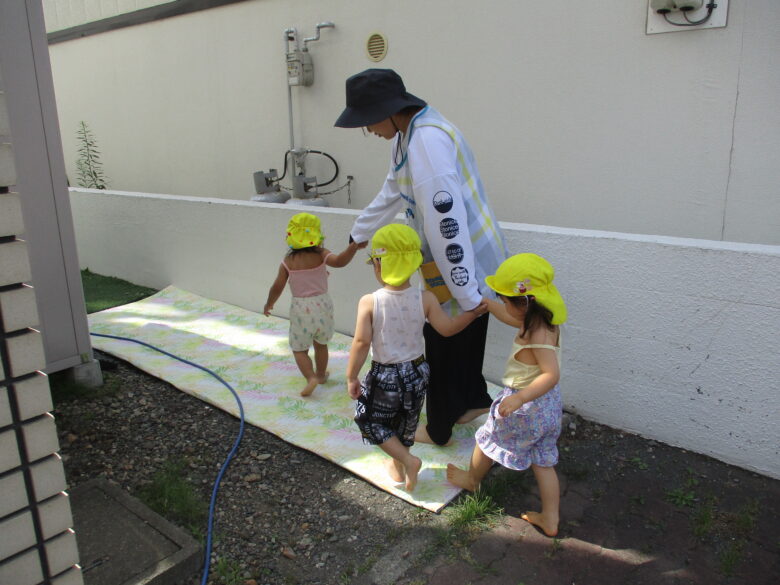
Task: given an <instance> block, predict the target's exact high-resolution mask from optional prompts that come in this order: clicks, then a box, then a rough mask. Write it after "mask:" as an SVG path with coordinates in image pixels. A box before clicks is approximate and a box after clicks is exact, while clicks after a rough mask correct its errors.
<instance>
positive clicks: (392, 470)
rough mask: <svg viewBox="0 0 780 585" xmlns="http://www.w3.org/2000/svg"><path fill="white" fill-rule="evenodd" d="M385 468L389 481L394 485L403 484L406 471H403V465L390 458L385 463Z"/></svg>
mask: <svg viewBox="0 0 780 585" xmlns="http://www.w3.org/2000/svg"><path fill="white" fill-rule="evenodd" d="M385 467H387V475H389V476H390V479H392V480H393V481H394V482H395V483H403V481H404V480H405V479H406V471H405V470H404V466H403V464H402V463H400V462H399V461H396V460H395V459H393V458H392V457H391V458H390V461H388V462H387V463H385Z"/></svg>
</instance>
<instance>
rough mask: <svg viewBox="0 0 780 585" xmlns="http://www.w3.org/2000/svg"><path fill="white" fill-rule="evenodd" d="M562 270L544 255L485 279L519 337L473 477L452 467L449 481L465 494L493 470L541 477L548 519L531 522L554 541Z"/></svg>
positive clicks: (530, 517)
mask: <svg viewBox="0 0 780 585" xmlns="http://www.w3.org/2000/svg"><path fill="white" fill-rule="evenodd" d="M553 276H554V270H553V267H552V266H551V265H550V263H549V262H547V260H545V259H544V258H542V257H540V256H537V255H536V254H517V255H516V256H512V257H511V258H509V259H507V260H505V261H504V262H503V263H502V264H501V266H499V267H498V270H497V271H496V274H495V275H493V276H488V277H487V278H486V279H485V282H486V283H487V285H488V286H489V287H490V288H491V289H493V290H494V291H496V293H498V297H499V299H500V301H488V309H489V311H490V313H491V314H492V315H493V316H494V317H496V318H498V319H499V320H501V321H503V322H504V323H506V324H508V325H511V326H513V327H517V328H518V329H519V331H518V333H517V337H516V338H515V340H514V343H513V346H512V353H511V354H510V356H509V359H508V360H507V364H506V370H505V373H504V378H503V383H504V389H503V391H502V392H501V393H500V394H499V395H498V397H497V398H496V399H495V401H494V402H493V404H492V405H491V407H490V414H489V415H488V419H487V421H486V422H485V424H484V425H482V426H481V427H480V428H479V430H478V431H477V434H476V436H475V438H476V441H477V444H476V446H475V447H474V452H473V453H472V455H471V465H470V467H469V469H468V471H466V470H464V469H460V468H458V467H456V466H454V465H452V464H450V465H448V466H447V479H448V480H449V481H450V483H453V484H455V485H456V486H458V487H461V488H463V489H467V490H471V491H474V490H476V489H477V488H478V487H479V484H480V482H481V481H482V478H484V477H485V475H486V474H487V472H488V471H490V468H491V467H492V465H493V462H494V461H495V462H498V463H500V464H501V465H503V466H504V467H508V468H509V469H517V470H524V469H528V468H529V467H530V468H531V469H532V470H533V472H534V476H535V477H536V481H537V483H538V484H539V493H540V495H541V500H542V511H541V513H539V512H526V513H525V514H523V515H522V518H523V519H524V520H527V521H528V522H530V523H531V524H535V525H536V526H539V527H540V528H541V529H542V530H543V531H544V533H545V534H547V535H548V536H555V535H556V534H558V508H559V503H560V489H559V486H558V476H557V474H556V473H555V465H556V464H557V463H558V448H557V446H556V443H557V441H558V436H559V435H560V434H561V415H562V413H563V407H562V403H561V392H560V388H559V387H558V379H559V378H560V360H561V344H560V330H559V327H558V326H559V325H560V324H561V323H563V322H564V321H566V305H565V304H564V302H563V298H561V295H560V293H559V292H558V289H556V288H555V285H554V284H553Z"/></svg>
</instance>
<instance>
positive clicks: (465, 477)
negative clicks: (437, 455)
mask: <svg viewBox="0 0 780 585" xmlns="http://www.w3.org/2000/svg"><path fill="white" fill-rule="evenodd" d="M447 481H448V482H450V483H451V484H452V485H455V486H458V487H459V488H463V489H464V490H468V491H470V492H473V491H476V489H477V488H478V487H479V484H478V483H476V482H475V481H474V480H473V479H472V478H471V475H470V474H469V472H468V471H466V470H465V469H461V468H460V467H456V466H455V465H453V464H452V463H448V464H447Z"/></svg>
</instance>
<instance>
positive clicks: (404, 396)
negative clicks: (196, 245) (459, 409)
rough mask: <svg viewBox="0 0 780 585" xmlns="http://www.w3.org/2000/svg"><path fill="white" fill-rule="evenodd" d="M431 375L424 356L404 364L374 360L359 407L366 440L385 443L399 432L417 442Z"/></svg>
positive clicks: (358, 418)
mask: <svg viewBox="0 0 780 585" xmlns="http://www.w3.org/2000/svg"><path fill="white" fill-rule="evenodd" d="M430 375H431V374H430V369H429V368H428V362H426V361H425V358H424V357H423V356H420V357H418V358H417V359H416V360H412V361H410V362H402V363H400V364H380V363H378V362H373V361H372V362H371V369H370V370H369V371H368V374H366V377H365V379H364V380H363V383H362V384H361V389H360V397H359V398H358V400H357V406H356V407H355V422H356V423H357V426H358V427H359V428H360V433H361V434H362V435H363V442H364V443H368V444H369V445H381V444H382V443H384V442H385V441H387V440H388V439H390V438H391V437H393V436H396V437H398V439H399V440H400V441H401V443H402V444H403V445H405V446H407V447H411V446H412V445H414V432H415V431H416V430H417V421H419V419H420V411H421V410H422V407H423V403H424V402H425V393H426V392H427V390H428V379H429V378H430Z"/></svg>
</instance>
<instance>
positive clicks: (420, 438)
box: [414, 425, 452, 447]
mask: <svg viewBox="0 0 780 585" xmlns="http://www.w3.org/2000/svg"><path fill="white" fill-rule="evenodd" d="M414 442H415V443H427V444H428V445H436V444H437V443H435V442H434V441H433V439H431V436H430V435H429V434H428V429H426V428H425V425H420V426H418V427H417V430H416V431H414ZM450 445H452V439H450V440H449V441H447V442H446V443H444V445H439V447H449V446H450Z"/></svg>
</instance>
